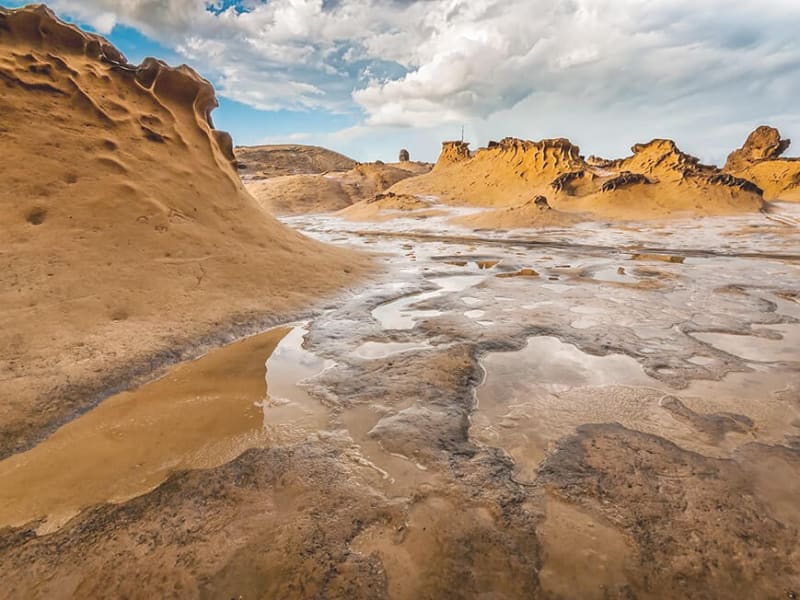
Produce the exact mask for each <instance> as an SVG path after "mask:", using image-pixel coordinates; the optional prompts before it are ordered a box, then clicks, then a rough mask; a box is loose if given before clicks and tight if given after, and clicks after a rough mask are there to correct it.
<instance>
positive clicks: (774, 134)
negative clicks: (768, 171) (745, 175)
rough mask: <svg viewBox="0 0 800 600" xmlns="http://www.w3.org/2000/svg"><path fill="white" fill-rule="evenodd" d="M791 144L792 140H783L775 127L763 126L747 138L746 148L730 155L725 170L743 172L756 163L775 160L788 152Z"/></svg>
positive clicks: (743, 147)
mask: <svg viewBox="0 0 800 600" xmlns="http://www.w3.org/2000/svg"><path fill="white" fill-rule="evenodd" d="M791 143H792V141H791V140H788V139H787V140H784V139H781V134H780V132H779V131H778V130H777V129H775V128H774V127H769V126H768V125H762V126H761V127H758V128H756V129H755V130H754V131H753V132H752V133H751V134H750V135H748V136H747V139H746V140H745V142H744V146H742V147H741V148H739V149H738V150H734V151H733V152H731V153H730V154H729V155H728V160H727V162H726V163H725V170H726V171H741V170H743V169H746V168H747V167H750V166H752V165H754V164H756V163H759V162H762V161H765V160H774V159H776V158H778V157H780V156H781V155H782V154H783V153H784V152H786V149H787V148H789V145H790V144H791Z"/></svg>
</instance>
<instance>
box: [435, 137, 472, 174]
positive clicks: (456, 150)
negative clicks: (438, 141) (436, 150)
mask: <svg viewBox="0 0 800 600" xmlns="http://www.w3.org/2000/svg"><path fill="white" fill-rule="evenodd" d="M470 156H471V154H470V151H469V142H460V141H459V142H442V153H441V154H440V155H439V160H437V161H436V165H435V167H434V168H435V169H438V168H439V167H444V166H447V165H451V164H453V163H459V162H462V161H465V160H469V158H470Z"/></svg>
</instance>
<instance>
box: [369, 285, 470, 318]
mask: <svg viewBox="0 0 800 600" xmlns="http://www.w3.org/2000/svg"><path fill="white" fill-rule="evenodd" d="M484 279H485V277H484V276H482V275H454V276H451V277H433V278H431V279H429V281H430V282H431V283H433V284H435V285H436V286H437V287H438V288H439V289H437V290H433V291H430V292H423V293H420V294H412V295H410V296H405V297H403V298H400V299H398V300H392V301H391V302H386V303H384V304H381V305H380V306H378V307H377V308H375V309H373V311H372V316H373V317H374V318H375V319H376V320H377V321H378V322H379V323H380V325H381V327H382V328H383V329H398V330H403V329H413V328H414V326H415V325H416V323H417V321H418V320H420V319H425V318H430V317H436V316H439V315H441V314H442V313H441V311H438V310H424V309H414V308H413V307H414V305H415V304H417V303H418V302H423V301H425V300H432V299H434V298H439V297H441V296H444V295H445V294H449V293H454V292H460V291H463V290H465V289H468V288H470V287H473V286H475V285H478V284H479V283H480V282H482V281H483V280H484Z"/></svg>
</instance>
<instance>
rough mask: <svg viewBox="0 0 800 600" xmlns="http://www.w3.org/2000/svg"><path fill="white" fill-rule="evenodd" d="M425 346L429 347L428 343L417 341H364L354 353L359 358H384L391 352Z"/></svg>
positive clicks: (421, 348)
mask: <svg viewBox="0 0 800 600" xmlns="http://www.w3.org/2000/svg"><path fill="white" fill-rule="evenodd" d="M426 348H430V345H428V344H420V343H417V342H365V343H363V344H361V345H360V346H359V347H358V348H356V351H355V353H356V355H357V356H360V357H361V358H386V357H387V356H391V355H393V354H399V353H401V352H408V351H410V350H425V349H426Z"/></svg>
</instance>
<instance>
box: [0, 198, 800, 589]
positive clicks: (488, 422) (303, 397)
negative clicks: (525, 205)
mask: <svg viewBox="0 0 800 600" xmlns="http://www.w3.org/2000/svg"><path fill="white" fill-rule="evenodd" d="M786 210H789V209H786ZM748 219H749V220H748ZM288 221H289V222H290V223H291V224H292V225H294V226H296V227H298V228H300V229H303V230H305V231H307V232H309V233H310V234H311V235H313V236H315V237H318V238H320V239H323V240H325V241H333V242H334V243H341V244H347V245H355V246H362V247H364V248H367V249H372V250H374V251H377V252H380V253H382V255H383V260H384V261H385V263H386V266H387V272H386V274H385V275H384V276H383V277H382V278H381V279H379V280H377V281H376V282H375V284H374V286H373V287H372V288H371V289H370V291H369V292H367V293H364V294H361V295H359V296H357V297H353V298H348V299H344V300H342V302H340V303H339V304H337V305H335V306H331V307H330V308H329V309H328V310H326V311H324V312H322V313H320V314H319V315H317V316H316V317H315V318H313V319H311V320H310V321H308V322H305V323H302V324H291V325H289V326H287V327H286V328H285V329H281V330H275V331H274V332H272V333H269V334H265V335H266V336H267V339H269V340H274V341H275V343H274V344H272V345H270V344H266V345H264V344H263V343H262V344H261V346H262V347H260V348H259V349H258V351H257V352H254V354H255V357H254V356H253V354H248V353H247V352H245V353H243V354H242V353H234V356H233V357H230V356H229V357H226V356H225V355H223V354H220V353H224V352H226V351H228V352H230V350H229V349H230V348H232V346H231V347H226V348H223V349H221V350H219V351H216V352H212V353H210V354H209V355H208V356H207V357H205V358H204V359H200V360H198V361H197V362H196V363H195V364H192V363H187V364H186V365H185V366H181V367H180V368H181V369H187V371H186V373H188V375H187V376H186V377H188V380H187V379H186V378H184V379H183V380H180V377H178V378H177V379H178V380H177V381H170V379H169V376H168V377H167V378H165V379H162V380H159V381H156V382H153V383H152V384H147V385H145V386H143V387H142V388H139V390H134V391H133V392H131V393H132V394H136V393H139V394H142V393H145V394H146V393H148V389H147V388H148V386H156V385H160V386H161V387H160V388H157V389H158V390H160V391H159V398H160V401H162V402H167V403H168V404H169V403H170V398H173V397H175V395H176V393H177V391H178V390H183V391H184V392H186V390H187V389H188V390H189V392H188V398H189V400H195V401H196V400H197V398H198V397H204V398H207V397H219V398H226V397H228V396H226V392H227V393H228V395H230V394H231V393H232V391H231V390H233V391H236V390H238V392H237V393H239V392H240V395H239V396H238V400H237V401H235V402H233V401H231V402H226V403H224V404H222V403H221V406H222V407H223V408H222V410H221V411H220V413H219V416H218V421H219V423H218V424H217V426H215V427H207V428H206V429H205V430H204V432H205V437H206V443H199V445H200V446H201V447H200V448H198V449H195V450H193V452H192V453H189V455H188V456H187V455H183V456H182V458H181V460H180V461H178V462H177V463H176V464H175V465H167V466H164V463H165V461H167V458H168V457H167V456H166V455H162V454H159V453H160V452H161V450H160V448H161V447H162V446H161V445H159V444H158V443H156V442H151V444H152V445H153V446H154V447H155V449H154V450H152V451H151V452H149V453H147V454H148V455H149V456H151V457H153V456H154V457H155V458H154V459H153V460H154V464H157V465H158V469H156V471H157V472H158V473H159V476H158V478H157V480H156V481H153V482H151V483H149V484H147V485H143V486H142V487H141V489H140V490H139V491H136V492H133V493H132V494H128V495H126V496H125V497H124V498H119V497H117V496H115V495H114V493H113V490H110V491H106V492H104V491H103V490H107V489H108V487H107V486H104V485H102V480H101V478H100V473H101V472H102V471H103V470H104V469H100V468H99V467H98V468H93V467H92V465H93V464H97V465H100V464H102V462H103V460H104V458H103V456H92V453H91V452H86V450H87V448H86V447H83V451H84V455H81V456H82V458H80V459H78V458H76V459H75V462H76V465H75V466H76V467H77V462H80V466H81V468H82V469H84V472H86V473H87V475H86V476H85V487H86V488H89V489H95V490H97V493H95V494H94V495H92V496H91V499H90V500H86V504H87V505H81V506H79V507H73V511H72V512H71V513H70V515H71V514H76V513H77V514H76V516H74V517H73V518H71V520H66V518H60V519H59V518H57V516H58V514H59V510H63V509H65V506H67V505H68V504H69V503H68V502H66V500H64V498H65V497H67V496H68V495H67V494H59V493H57V492H58V490H57V489H53V488H52V487H51V488H49V491H48V493H49V494H50V495H51V496H52V500H51V502H49V503H46V502H38V503H28V504H27V505H26V509H27V512H25V518H21V517H16V518H11V517H10V516H7V511H6V512H3V511H0V517H2V518H3V519H4V521H3V522H2V523H0V527H2V526H6V528H5V529H4V530H0V580H2V581H3V582H4V586H5V591H4V592H3V593H4V594H6V595H7V596H8V597H20V596H26V597H47V598H51V597H56V598H58V597H92V596H100V595H113V596H119V597H123V596H124V597H208V598H221V597H242V598H274V597H290V598H294V597H296V598H553V599H558V598H575V597H580V598H624V599H632V598H684V597H690V598H729V597H753V598H776V599H777V598H791V597H794V596H793V595H796V594H797V593H800V566H799V565H800V549H798V548H800V547H798V544H797V540H798V539H800V508H798V507H800V503H798V502H797V500H796V499H797V498H798V497H800V344H798V339H799V338H798V336H800V333H799V332H800V301H798V299H799V298H800V283H798V282H800V256H795V255H796V254H797V248H800V243H799V242H800V230H798V229H797V228H793V227H791V226H788V225H787V226H786V227H782V228H779V227H775V226H774V223H771V224H770V225H769V231H768V233H765V232H764V231H763V230H762V222H761V221H760V220H759V218H756V217H747V218H744V217H742V218H732V219H712V220H708V221H706V222H704V223H703V224H697V223H686V224H680V223H678V224H675V223H672V224H670V225H669V226H668V227H667V226H665V227H663V228H660V227H658V226H654V225H652V224H648V225H647V226H646V227H641V228H637V227H633V226H631V227H628V228H616V229H613V230H609V229H602V228H598V227H596V228H595V229H589V228H586V229H580V228H575V229H571V230H551V231H544V232H536V234H535V236H534V234H526V233H525V232H514V233H507V234H503V233H495V232H493V233H489V232H474V231H464V230H455V229H452V230H442V228H441V227H442V226H441V224H437V222H436V221H435V220H431V219H423V220H418V221H416V220H415V221H414V222H413V223H411V224H409V223H404V224H401V225H402V227H408V228H412V229H413V231H410V232H406V233H403V232H401V231H398V229H399V228H400V227H401V225H398V224H397V223H394V224H393V223H386V224H381V225H376V224H374V223H373V224H363V223H362V224H353V223H345V222H342V221H339V220H337V219H333V218H330V217H317V216H306V217H298V218H293V219H289V220H288ZM581 227H584V226H581ZM526 236H527V237H526ZM481 237H482V238H483V239H482V241H481V240H480V238H481ZM574 239H580V243H579V244H575V243H571V240H574ZM703 245H706V246H707V248H706V249H703V247H702V246H703ZM520 273H524V274H525V276H516V277H497V275H502V274H520ZM269 336H272V337H269ZM252 340H253V341H252V342H251V343H252V344H255V345H256V346H258V345H259V342H258V338H252ZM268 357H269V361H268V362H267V368H266V379H267V381H266V386H263V381H261V386H259V385H256V383H258V382H257V380H258V379H259V377H257V376H254V375H252V373H253V372H255V373H256V374H258V373H259V370H258V368H257V367H258V365H259V364H263V362H264V361H265V360H267V358H268ZM207 360H211V361H217V363H218V368H219V369H222V371H223V372H225V373H226V374H225V375H224V376H219V375H217V376H215V377H213V378H212V379H218V380H219V389H214V387H213V386H212V388H209V389H205V390H204V391H203V392H202V393H195V392H194V391H192V389H193V388H192V385H199V384H198V383H197V381H201V379H199V377H200V376H199V375H198V373H202V372H204V371H205V370H206V367H205V366H204V365H207V364H208V363H207V362H204V361H207ZM259 361H260V362H259ZM226 365H227V366H226ZM253 365H255V367H254V366H253ZM253 369H255V371H253ZM176 372H177V369H176V370H173V371H171V374H172V375H173V376H174V375H175V374H176ZM237 382H238V383H237ZM246 382H249V383H246ZM254 382H255V383H254ZM237 386H238V387H237ZM150 393H152V388H150ZM189 400H187V402H189ZM117 402H119V396H115V397H112V398H110V399H109V400H106V401H105V402H104V403H101V404H100V406H98V408H97V409H95V410H94V411H91V412H89V413H87V414H86V415H84V416H82V417H80V418H79V419H76V420H75V421H73V422H72V423H70V424H68V425H67V426H65V427H64V428H62V430H63V431H62V430H59V432H57V433H56V434H54V435H52V436H50V437H49V438H48V439H47V440H45V441H44V442H42V443H41V444H39V445H38V446H37V447H35V448H33V449H32V450H31V451H30V452H29V453H22V454H17V455H14V456H12V457H10V458H8V459H6V460H4V461H0V489H5V488H4V487H3V486H4V485H5V484H6V483H7V482H12V481H18V480H19V479H12V478H20V477H28V481H36V479H37V472H36V471H35V469H34V466H35V461H34V458H35V457H34V453H37V452H38V453H42V452H46V451H47V450H48V448H49V446H48V444H51V445H52V444H54V441H57V440H58V435H59V433H62V434H65V433H68V431H66V430H67V427H78V428H79V427H82V426H88V427H89V428H90V429H91V430H92V431H97V430H98V428H100V427H101V426H100V425H92V422H91V421H90V419H99V422H105V421H106V420H109V419H110V420H111V421H113V422H114V424H115V426H116V427H118V428H119V427H123V425H124V423H125V420H123V419H120V418H119V417H118V416H114V415H113V414H112V416H111V417H103V415H102V414H100V415H99V416H98V414H97V413H98V412H102V411H103V410H108V408H107V407H108V406H113V405H114V403H117ZM104 407H105V408H104ZM195 408H196V407H193V406H191V402H189V406H188V407H186V408H184V409H183V410H185V411H187V412H195V413H197V411H196V410H195ZM176 411H177V409H176ZM175 414H179V413H178V412H176V413H175ZM200 414H202V413H200ZM195 416H197V415H196V414H187V415H186V417H185V419H177V418H176V419H175V421H174V423H173V424H172V425H170V429H171V430H172V431H173V433H172V435H171V437H174V438H175V439H179V440H180V439H184V438H189V439H194V438H193V437H192V436H189V435H188V434H187V433H184V431H183V430H186V431H190V430H196V428H195V427H194V426H193V425H192V423H193V421H192V419H193V418H194V417H195ZM148 418H154V417H153V416H152V415H145V416H137V414H136V412H135V411H134V412H132V413H130V414H129V420H128V423H129V425H130V429H129V431H134V432H135V431H136V427H137V426H139V425H142V424H146V423H147V419H148ZM226 423H227V424H230V423H236V427H235V428H234V429H235V431H233V430H231V429H230V428H227V427H226V426H225V424H226ZM161 425H164V423H161ZM123 429H124V427H123ZM151 431H153V430H152V429H151ZM131 435H133V434H131ZM81 439H83V437H81ZM135 439H138V438H134V440H135ZM231 439H235V440H237V442H236V443H238V444H240V445H236V444H232V443H228V444H227V445H225V444H223V443H222V442H223V441H225V440H228V442H230V440H231ZM129 441H130V440H129ZM81 443H82V441H81V440H75V441H74V444H75V445H76V447H77V448H73V449H69V448H67V450H65V451H62V452H68V451H73V452H77V450H79V449H80V445H81ZM194 443H195V441H192V444H194ZM220 447H225V448H231V447H235V448H237V449H238V450H237V451H236V452H231V453H230V455H228V454H225V453H216V454H215V453H214V452H210V454H211V455H213V456H216V457H217V458H218V460H216V461H214V460H212V461H210V462H209V461H208V456H209V452H206V453H205V454H204V453H203V452H202V450H203V448H206V449H208V448H220ZM241 451H244V453H243V454H240V455H238V457H235V458H234V456H236V455H237V454H238V453H239V452H241ZM103 455H104V456H106V457H107V456H109V455H111V456H113V453H112V454H109V452H104V453H103ZM127 455H128V453H126V456H127ZM76 456H77V455H76ZM68 459H69V456H68V455H66V460H67V463H66V464H67V466H66V467H64V470H68V469H69V460H68ZM203 460H206V462H203ZM9 461H14V462H13V463H12V462H9ZM92 461H95V462H94V463H93V462H92ZM135 464H138V463H135V462H134V466H135ZM105 467H106V469H105V470H108V469H111V470H112V471H113V470H114V469H119V471H120V472H123V467H122V463H119V464H114V463H113V462H112V463H111V464H109V465H105ZM26 469H27V471H26ZM131 469H133V467H128V471H129V472H130V471H131ZM165 478H166V479H165ZM48 481H54V479H53V478H52V476H50V478H49V479H48V478H47V477H44V478H42V477H41V476H40V477H39V480H38V484H39V485H42V486H44V487H43V488H42V489H46V484H47V483H48ZM93 485H94V487H92V486H93ZM134 487H135V486H134ZM23 495H24V494H23ZM43 495H44V494H43ZM73 496H74V495H73ZM59 502H60V503H61V504H59ZM111 502H114V503H111ZM88 504H91V505H92V506H88ZM37 507H39V508H37Z"/></svg>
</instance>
